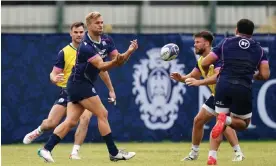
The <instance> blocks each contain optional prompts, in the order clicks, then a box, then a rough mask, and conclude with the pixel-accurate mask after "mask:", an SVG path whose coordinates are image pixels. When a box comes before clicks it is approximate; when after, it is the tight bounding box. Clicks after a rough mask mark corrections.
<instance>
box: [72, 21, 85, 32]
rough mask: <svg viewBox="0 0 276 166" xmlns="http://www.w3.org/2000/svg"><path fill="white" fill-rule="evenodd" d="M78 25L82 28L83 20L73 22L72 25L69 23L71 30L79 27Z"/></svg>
mask: <svg viewBox="0 0 276 166" xmlns="http://www.w3.org/2000/svg"><path fill="white" fill-rule="evenodd" d="M80 26H82V27H83V28H84V23H83V22H74V23H73V24H72V25H71V27H70V28H71V30H72V29H73V28H78V27H80Z"/></svg>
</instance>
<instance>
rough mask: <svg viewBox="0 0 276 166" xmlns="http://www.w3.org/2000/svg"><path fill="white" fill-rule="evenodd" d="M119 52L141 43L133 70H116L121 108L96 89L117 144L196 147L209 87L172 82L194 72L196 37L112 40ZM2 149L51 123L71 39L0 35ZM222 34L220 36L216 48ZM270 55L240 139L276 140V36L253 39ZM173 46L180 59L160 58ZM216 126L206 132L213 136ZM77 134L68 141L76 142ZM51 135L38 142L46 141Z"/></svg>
mask: <svg viewBox="0 0 276 166" xmlns="http://www.w3.org/2000/svg"><path fill="white" fill-rule="evenodd" d="M111 36H112V37H113V40H114V42H115V45H116V47H117V49H118V50H119V52H124V51H125V50H126V49H127V48H128V46H129V43H130V42H129V41H130V40H132V39H138V43H139V48H138V50H137V51H136V52H135V54H133V55H132V56H131V58H130V60H129V61H128V63H127V64H125V65H124V66H122V67H120V68H115V69H112V70H111V71H110V72H109V73H110V77H111V79H112V82H113V86H114V88H115V92H116V95H117V105H116V106H114V105H110V104H109V103H108V102H107V98H108V90H107V88H106V87H105V85H104V83H103V82H102V81H101V80H100V79H98V81H97V83H96V90H97V93H98V94H99V96H100V97H101V99H102V101H103V103H104V105H105V106H106V108H107V110H108V112H109V122H110V125H111V128H112V132H113V136H114V137H115V140H117V141H162V140H171V141H182V140H186V141H188V140H191V134H192V125H193V118H194V117H195V115H196V114H197V112H198V111H199V109H200V107H201V105H202V104H203V103H204V101H205V100H206V99H207V98H208V97H209V95H210V91H209V90H208V88H207V87H205V86H202V87H187V86H185V85H184V84H182V83H178V82H174V81H172V80H171V79H170V78H169V74H170V73H171V72H180V73H182V74H187V73H189V72H190V71H191V70H192V69H193V68H194V66H195V64H196V60H197V58H198V56H197V55H195V54H194V51H193V45H194V43H193V36H192V35H191V34H142V35H133V34H111ZM1 37H2V105H1V109H2V119H1V120H2V143H3V144H9V143H17V142H22V140H23V137H24V136H25V134H26V133H28V132H30V131H32V130H33V129H35V128H37V127H38V126H39V125H40V124H41V122H42V120H43V119H45V118H47V116H48V113H49V110H50V109H51V107H52V105H53V103H54V101H55V100H56V99H57V97H58V93H59V89H58V88H57V87H56V86H55V85H53V84H52V83H51V82H50V80H49V73H50V72H51V70H52V66H53V63H54V61H55V59H56V56H57V53H58V52H59V50H60V49H62V48H63V47H64V46H65V45H67V44H68V43H69V42H70V36H69V35H67V34H47V35H39V34H20V35H19V34H2V35H1ZM223 38H224V35H217V36H216V41H215V43H218V42H219V41H220V40H221V39H223ZM254 38H255V39H256V40H257V41H258V42H260V43H261V45H262V46H263V47H264V48H265V49H266V50H267V51H268V52H269V64H270V70H271V77H270V79H269V80H268V81H267V82H264V81H255V82H254V90H253V94H254V95H253V98H254V99H253V100H254V101H253V117H252V122H251V124H250V126H249V129H248V130H247V131H244V132H238V136H239V138H240V139H241V140H243V139H247V140H256V139H276V56H275V54H276V35H255V37H254ZM167 43H175V44H177V45H178V46H179V48H180V55H179V56H178V58H177V59H176V60H173V61H169V62H164V61H161V60H160V59H159V53H160V49H161V47H162V46H163V45H165V44H167ZM213 124H214V120H213V121H212V122H210V123H208V124H207V125H205V135H204V139H205V140H207V139H208V137H209V132H210V129H211V128H212V126H213ZM74 132H75V129H74V130H72V131H70V133H69V134H68V135H67V136H66V137H65V138H64V142H72V141H73V139H74ZM50 133H51V132H48V133H46V134H44V135H43V136H42V137H40V138H39V139H38V140H37V142H42V141H46V140H47V138H48V136H49V134H50ZM85 141H87V142H100V141H102V138H101V136H100V134H99V131H98V129H97V120H96V118H95V117H93V118H92V120H91V122H90V125H89V131H88V134H87V137H86V140H85Z"/></svg>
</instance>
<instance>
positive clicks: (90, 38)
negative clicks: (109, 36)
mask: <svg viewBox="0 0 276 166" xmlns="http://www.w3.org/2000/svg"><path fill="white" fill-rule="evenodd" d="M87 36H88V38H89V39H90V40H91V41H92V42H93V43H96V44H100V43H101V38H100V41H99V42H97V41H95V40H93V39H91V37H90V36H89V33H88V32H87Z"/></svg>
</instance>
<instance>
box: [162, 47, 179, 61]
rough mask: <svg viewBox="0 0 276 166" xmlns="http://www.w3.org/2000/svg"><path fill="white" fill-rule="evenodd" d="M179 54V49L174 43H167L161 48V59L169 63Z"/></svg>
mask: <svg viewBox="0 0 276 166" xmlns="http://www.w3.org/2000/svg"><path fill="white" fill-rule="evenodd" d="M178 54H179V47H178V46H177V45H176V44H174V43H169V44H166V45H164V46H163V47H162V48H161V55H160V57H161V59H163V60H164V61H170V60H173V59H175V58H176V57H177V56H178Z"/></svg>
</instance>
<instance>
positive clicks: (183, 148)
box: [1, 141, 276, 166]
mask: <svg viewBox="0 0 276 166" xmlns="http://www.w3.org/2000/svg"><path fill="white" fill-rule="evenodd" d="M240 145H241V148H242V150H243V152H244V154H245V156H246V159H245V160H244V161H242V162H232V157H233V150H232V148H231V147H230V145H229V144H228V143H227V142H224V143H222V145H221V148H220V150H219V152H218V165H221V166H228V165H240V166H275V165H276V141H274V142H273V141H266V142H265V141H263V142H261V141H255V142H241V143H240ZM117 146H118V147H119V148H126V149H127V150H129V151H135V152H136V153H137V154H136V156H135V157H134V158H133V159H131V160H129V161H119V162H111V161H109V158H108V153H107V149H106V146H105V144H100V143H97V144H93V143H89V144H88V143H87V144H84V145H83V146H82V147H81V150H80V155H81V157H82V160H78V161H76V160H70V159H69V154H70V152H71V150H72V144H59V145H58V146H57V147H56V148H55V149H54V151H53V158H54V160H55V163H53V164H51V165H55V166H185V165H189V166H202V165H206V161H207V155H208V147H209V146H208V143H207V142H206V143H202V144H201V147H200V157H199V159H198V160H197V161H180V160H181V159H182V158H183V157H185V156H186V155H187V154H188V153H189V151H190V143H171V142H162V143H117ZM40 147H42V144H32V145H23V144H13V145H2V153H1V160H2V165H3V166H40V165H42V166H44V165H47V166H49V164H48V163H44V161H43V159H41V158H39V157H38V155H37V149H38V148H40Z"/></svg>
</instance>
